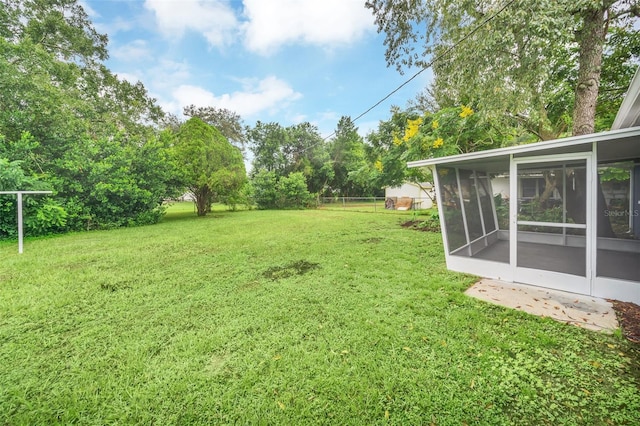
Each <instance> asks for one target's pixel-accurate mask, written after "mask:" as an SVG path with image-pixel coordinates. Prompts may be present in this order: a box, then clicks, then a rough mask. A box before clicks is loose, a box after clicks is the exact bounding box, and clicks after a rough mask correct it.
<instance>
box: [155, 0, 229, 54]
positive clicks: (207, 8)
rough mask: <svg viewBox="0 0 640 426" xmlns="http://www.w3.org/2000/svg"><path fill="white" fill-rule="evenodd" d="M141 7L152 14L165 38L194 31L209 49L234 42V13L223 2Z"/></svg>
mask: <svg viewBox="0 0 640 426" xmlns="http://www.w3.org/2000/svg"><path fill="white" fill-rule="evenodd" d="M144 6H145V8H147V9H148V10H150V11H152V12H153V13H154V14H155V17H156V21H157V23H158V28H159V30H160V31H161V32H162V33H163V34H164V35H165V36H166V37H168V38H171V37H181V36H182V35H183V34H184V32H185V31H195V32H198V33H200V34H202V35H203V36H204V37H205V38H206V39H207V41H208V42H209V44H211V45H212V46H217V47H222V46H224V45H226V44H228V43H229V42H231V41H232V40H233V37H234V33H235V32H236V30H237V27H238V21H237V19H236V16H235V13H234V11H233V9H232V8H231V7H229V5H228V4H227V2H225V1H222V0H181V1H166V0H145V2H144Z"/></svg>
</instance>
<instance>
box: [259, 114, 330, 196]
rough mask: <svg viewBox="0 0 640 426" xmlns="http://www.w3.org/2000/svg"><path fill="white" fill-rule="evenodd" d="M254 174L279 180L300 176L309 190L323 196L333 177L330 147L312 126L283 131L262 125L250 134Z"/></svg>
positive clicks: (291, 127) (301, 125)
mask: <svg viewBox="0 0 640 426" xmlns="http://www.w3.org/2000/svg"><path fill="white" fill-rule="evenodd" d="M248 138H249V141H250V149H251V151H252V153H253V170H252V173H253V174H256V173H258V172H260V171H261V170H266V171H269V172H274V173H275V174H276V176H277V178H280V177H286V176H289V175H290V174H291V173H295V172H300V173H302V174H303V175H304V177H305V179H306V182H307V186H308V190H309V192H311V193H320V192H322V191H323V190H324V186H325V185H326V183H327V182H328V181H329V179H330V178H331V175H332V173H333V170H332V167H331V162H330V159H329V153H328V151H327V143H326V142H325V141H324V140H323V139H322V137H321V136H320V134H319V133H318V129H317V128H316V127H315V126H313V125H311V124H310V123H299V124H296V125H293V126H289V127H282V126H281V125H280V124H278V123H263V122H261V121H258V122H257V123H256V125H255V127H253V128H252V129H250V130H249V132H248Z"/></svg>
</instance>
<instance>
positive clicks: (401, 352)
mask: <svg viewBox="0 0 640 426" xmlns="http://www.w3.org/2000/svg"><path fill="white" fill-rule="evenodd" d="M401 220H402V217H398V216H394V215H384V214H371V213H354V212H341V211H321V210H309V211H241V212H227V211H215V212H214V213H213V214H211V215H209V216H207V217H205V218H197V217H195V213H194V212H193V208H192V206H191V205H190V204H179V205H176V206H173V207H172V208H171V209H170V210H169V213H168V215H167V217H166V219H165V220H164V221H163V223H161V224H159V225H154V226H148V227H140V228H132V229H121V230H113V231H105V232H89V233H78V234H74V235H65V236H59V237H54V238H47V239H39V240H27V241H26V242H25V253H24V254H23V255H18V254H17V247H16V243H15V242H3V243H1V244H0V256H1V258H2V263H1V264H0V424H10V425H13V424H18V425H20V424H25V425H35V424H55V423H58V424H70V423H80V424H99V425H103V424H111V423H120V424H122V423H124V424H158V425H166V424H226V423H242V424H269V425H271V424H284V425H301V424H336V425H349V424H355V425H359V424H363V425H370V424H387V423H389V424H398V425H409V424H436V425H449V424H450V425H463V424H469V425H472V424H490V425H496V424H536V425H538V424H550V425H560V424H562V425H570V424H578V425H592V424H638V423H639V422H640V356H639V353H638V348H637V346H636V347H634V346H633V345H632V344H631V343H628V342H626V341H625V340H623V338H622V337H621V336H620V334H619V333H617V334H614V335H605V334H600V333H596V332H591V331H585V330H582V329H579V328H576V327H573V326H568V325H564V324H561V323H557V322H554V321H552V320H550V319H543V318H538V317H534V316H530V315H527V314H525V313H522V312H518V311H513V310H508V309H506V308H501V307H498V306H493V305H489V304H486V303H484V302H481V301H478V300H475V299H471V298H468V297H467V296H465V295H464V294H463V291H464V290H465V289H466V288H467V287H468V286H469V285H470V284H471V283H472V282H473V281H474V278H473V277H470V276H465V275H461V274H456V273H453V272H449V271H447V270H446V268H445V265H444V259H443V255H442V252H441V242H440V235H438V234H430V233H423V232H416V231H411V230H407V229H403V228H401V227H400V226H399V223H400V221H401Z"/></svg>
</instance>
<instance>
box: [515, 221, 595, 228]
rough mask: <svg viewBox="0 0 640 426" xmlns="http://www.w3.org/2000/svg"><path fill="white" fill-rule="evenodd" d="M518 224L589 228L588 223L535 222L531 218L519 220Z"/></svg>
mask: <svg viewBox="0 0 640 426" xmlns="http://www.w3.org/2000/svg"><path fill="white" fill-rule="evenodd" d="M518 225H529V226H547V227H549V228H572V229H587V225H586V224H583V223H559V222H533V221H530V220H519V221H518Z"/></svg>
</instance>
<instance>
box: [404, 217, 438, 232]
mask: <svg viewBox="0 0 640 426" xmlns="http://www.w3.org/2000/svg"><path fill="white" fill-rule="evenodd" d="M400 226H402V227H403V228H407V229H415V230H416V231H423V232H440V224H439V223H433V221H424V220H408V221H406V222H403V223H401V224H400Z"/></svg>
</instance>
